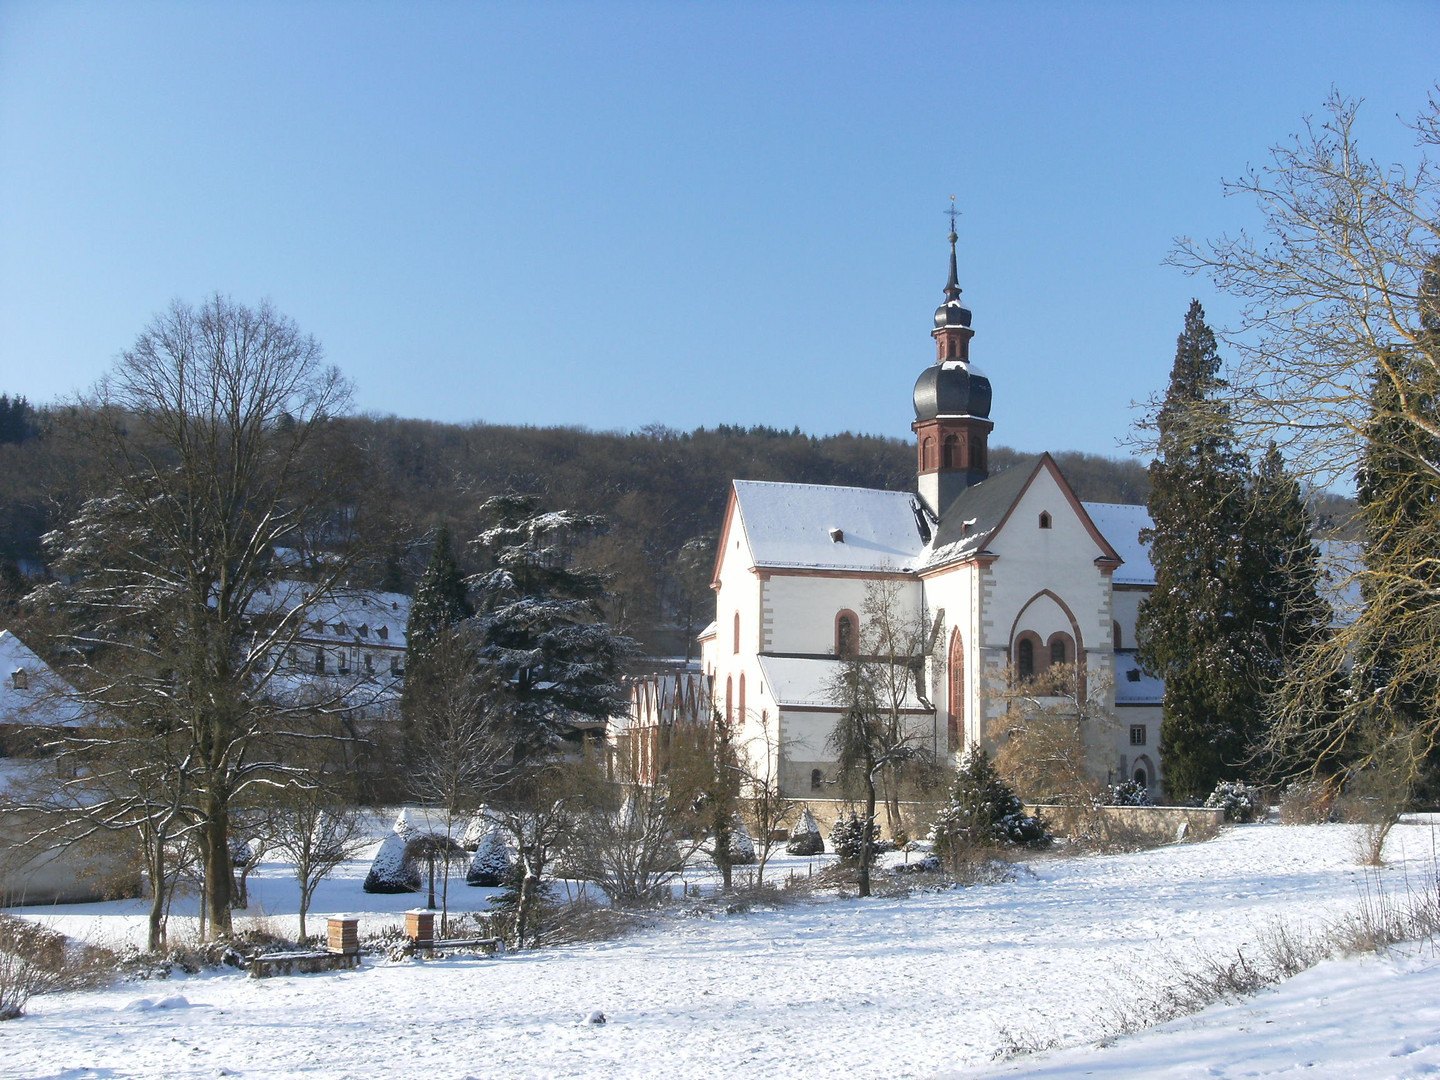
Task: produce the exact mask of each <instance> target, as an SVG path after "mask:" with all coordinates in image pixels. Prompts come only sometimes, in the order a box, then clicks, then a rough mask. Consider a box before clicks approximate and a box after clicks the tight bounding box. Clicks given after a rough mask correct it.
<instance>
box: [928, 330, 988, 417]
mask: <svg viewBox="0 0 1440 1080" xmlns="http://www.w3.org/2000/svg"><path fill="white" fill-rule="evenodd" d="M966 315H969V312H966ZM937 416H974V417H977V418H979V419H981V420H988V419H989V418H990V380H989V379H987V378H986V377H985V376H984V375H982V374H980V372H979V371H978V370H977V369H975V368H974V367H972V366H971V365H969V364H966V363H963V362H962V361H958V360H951V361H946V362H945V363H943V364H934V365H932V366H930V367H928V368H926V369H925V370H924V371H922V372H921V373H920V378H918V379H916V380H915V419H916V420H934V419H935V418H936V417H937Z"/></svg>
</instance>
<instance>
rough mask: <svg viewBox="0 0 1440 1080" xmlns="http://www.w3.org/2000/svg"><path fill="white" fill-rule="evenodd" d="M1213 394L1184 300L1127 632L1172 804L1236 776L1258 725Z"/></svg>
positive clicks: (1224, 421) (1205, 337)
mask: <svg viewBox="0 0 1440 1080" xmlns="http://www.w3.org/2000/svg"><path fill="white" fill-rule="evenodd" d="M1224 387H1225V382H1224V380H1223V379H1222V378H1221V377H1220V355H1219V353H1218V351H1217V349H1216V343H1215V335H1214V333H1212V332H1211V330H1210V328H1209V327H1208V326H1207V325H1206V324H1205V312H1204V310H1203V309H1202V308H1201V306H1200V302H1199V301H1198V300H1196V301H1191V304H1190V309H1189V311H1188V312H1187V313H1186V315H1185V328H1184V331H1183V332H1182V333H1181V335H1180V338H1179V340H1178V342H1177V345H1176V350H1175V364H1174V367H1173V368H1172V369H1171V373H1170V385H1169V389H1168V390H1167V391H1166V394H1165V400H1164V403H1163V404H1162V406H1161V408H1160V410H1159V413H1158V415H1157V417H1156V425H1157V428H1158V435H1159V455H1158V456H1157V458H1156V459H1155V460H1154V461H1153V462H1152V463H1151V465H1150V485H1151V487H1150V499H1149V503H1148V505H1149V510H1150V516H1151V518H1152V519H1153V520H1154V523H1155V525H1154V528H1153V529H1150V530H1147V532H1146V533H1144V534H1142V538H1143V539H1144V540H1146V541H1147V542H1148V543H1149V545H1150V558H1151V562H1152V563H1153V564H1154V567H1155V582H1156V585H1155V590H1154V592H1152V593H1151V595H1150V596H1149V597H1148V598H1147V599H1146V600H1145V601H1144V602H1143V603H1142V604H1141V605H1140V615H1139V620H1138V623H1137V628H1136V635H1137V638H1138V641H1139V652H1138V657H1139V660H1140V662H1141V664H1142V665H1143V666H1144V667H1145V669H1146V670H1147V671H1148V672H1150V673H1151V674H1153V675H1156V676H1159V677H1161V678H1163V679H1164V680H1165V698H1164V704H1163V714H1162V716H1163V718H1162V723H1161V728H1160V753H1161V756H1162V758H1163V760H1164V763H1165V765H1164V768H1165V778H1164V779H1165V787H1166V793H1167V795H1168V796H1169V797H1170V798H1171V799H1172V800H1175V801H1180V800H1187V799H1195V798H1203V797H1204V796H1205V795H1206V794H1208V793H1209V792H1210V791H1211V790H1212V789H1213V787H1214V785H1215V783H1216V782H1217V781H1218V780H1222V779H1229V778H1234V777H1236V776H1237V775H1238V774H1239V771H1240V768H1241V764H1242V762H1244V761H1245V759H1246V756H1247V754H1248V753H1249V752H1250V749H1251V747H1252V746H1253V745H1254V744H1255V742H1256V740H1257V737H1258V736H1259V734H1260V731H1261V726H1262V718H1263V708H1262V701H1261V696H1260V693H1259V689H1258V680H1257V675H1258V672H1257V670H1256V657H1257V640H1256V633H1255V626H1254V614H1255V612H1254V610H1253V608H1252V605H1251V601H1252V599H1253V596H1254V591H1255V589H1256V585H1257V576H1258V575H1257V569H1256V558H1255V556H1256V545H1255V544H1254V542H1253V536H1252V534H1251V523H1250V517H1251V511H1252V503H1251V498H1250V491H1249V485H1248V483H1247V481H1248V478H1249V465H1248V462H1247V460H1246V458H1245V455H1244V454H1243V453H1241V452H1240V451H1239V450H1238V449H1236V447H1235V443H1234V438H1233V434H1232V431H1231V426H1230V420H1229V413H1228V410H1227V408H1226V406H1225V404H1224V402H1223V401H1221V400H1220V392H1221V391H1222V390H1223V389H1224Z"/></svg>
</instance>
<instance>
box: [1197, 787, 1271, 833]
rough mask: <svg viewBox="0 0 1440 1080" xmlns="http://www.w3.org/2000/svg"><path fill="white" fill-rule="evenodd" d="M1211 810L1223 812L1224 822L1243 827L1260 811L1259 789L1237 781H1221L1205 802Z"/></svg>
mask: <svg viewBox="0 0 1440 1080" xmlns="http://www.w3.org/2000/svg"><path fill="white" fill-rule="evenodd" d="M1205 805H1206V807H1208V808H1209V809H1211V810H1215V809H1221V810H1224V811H1225V820H1226V821H1229V822H1234V823H1235V824H1239V825H1243V824H1245V823H1246V822H1250V821H1254V820H1255V815H1256V813H1257V812H1258V811H1259V810H1260V808H1261V807H1260V789H1259V788H1257V787H1251V786H1250V785H1249V784H1246V783H1242V782H1241V781H1239V780H1221V781H1220V783H1218V784H1216V785H1215V790H1214V791H1212V792H1211V793H1210V797H1209V798H1208V799H1206V800H1205Z"/></svg>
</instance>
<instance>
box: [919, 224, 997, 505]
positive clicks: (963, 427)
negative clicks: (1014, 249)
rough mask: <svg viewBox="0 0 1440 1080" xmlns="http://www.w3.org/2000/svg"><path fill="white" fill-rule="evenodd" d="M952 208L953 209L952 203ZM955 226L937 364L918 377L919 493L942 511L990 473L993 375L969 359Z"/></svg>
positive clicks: (938, 322)
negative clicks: (980, 369)
mask: <svg viewBox="0 0 1440 1080" xmlns="http://www.w3.org/2000/svg"><path fill="white" fill-rule="evenodd" d="M951 213H952V214H953V213H954V210H953V207H952V210H951ZM958 239H959V237H957V236H956V235H955V225H954V218H953V217H952V218H951V225H950V236H949V240H950V279H949V281H948V282H946V284H945V303H943V304H941V305H940V307H939V308H937V309H936V311H935V329H934V330H933V331H932V332H931V336H932V337H934V338H935V343H936V346H937V350H936V358H935V363H934V365H932V366H931V367H928V368H926V369H925V370H924V371H922V372H921V373H920V378H919V379H918V380H916V382H915V422H914V423H913V424H912V425H911V430H912V431H914V432H915V450H916V455H917V460H916V465H917V472H918V487H919V492H920V497H921V499H923V500H924V501H925V505H926V506H927V507H929V509H930V511H931V512H932V513H933V514H935V515H937V516H938V515H941V514H943V513H944V511H945V509H946V508H947V507H948V506H949V505H950V503H951V502H952V501H953V500H954V499H955V497H956V496H957V495H959V494H960V492H962V491H964V490H965V488H967V487H969V486H970V485H971V484H978V483H979V482H980V481H982V480H984V479H985V478H986V476H987V475H989V461H988V458H989V439H990V432H991V431H992V430H994V427H995V425H994V424H992V423H991V422H990V380H989V379H987V378H986V377H985V376H984V375H983V374H981V373H980V371H979V370H978V369H977V368H975V367H973V366H972V365H971V363H970V340H971V339H972V338H973V337H974V336H975V331H973V330H972V329H970V318H971V314H970V309H969V308H967V307H966V306H965V305H964V304H963V303H961V301H960V291H961V290H960V284H959V281H958V274H957V272H956V266H955V242H956V241H957V240H958Z"/></svg>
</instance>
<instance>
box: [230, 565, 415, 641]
mask: <svg viewBox="0 0 1440 1080" xmlns="http://www.w3.org/2000/svg"><path fill="white" fill-rule="evenodd" d="M314 588H315V586H313V585H311V584H309V583H308V582H302V581H286V582H281V583H280V584H279V585H278V586H276V588H274V589H272V590H271V591H270V592H268V593H261V594H260V595H258V596H257V597H256V598H255V601H254V603H253V605H252V607H254V608H258V609H259V610H262V611H290V610H293V609H294V608H295V607H297V606H299V605H300V604H302V603H305V602H306V601H307V600H309V598H310V596H311V595H312V594H313V591H314ZM409 621H410V597H408V596H406V595H405V594H404V593H392V592H379V591H376V590H370V589H348V588H339V589H336V590H334V591H333V593H332V594H331V595H330V596H327V597H324V598H323V599H321V600H318V601H316V602H315V603H314V605H313V606H311V607H310V608H309V610H308V611H307V612H306V617H305V624H306V625H305V630H304V631H303V632H302V634H301V637H302V638H303V639H304V640H305V641H309V642H316V643H319V642H322V641H323V642H324V643H326V644H334V645H369V646H373V647H375V648H390V649H403V648H405V626H406V624H407V623H408V622H409Z"/></svg>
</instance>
